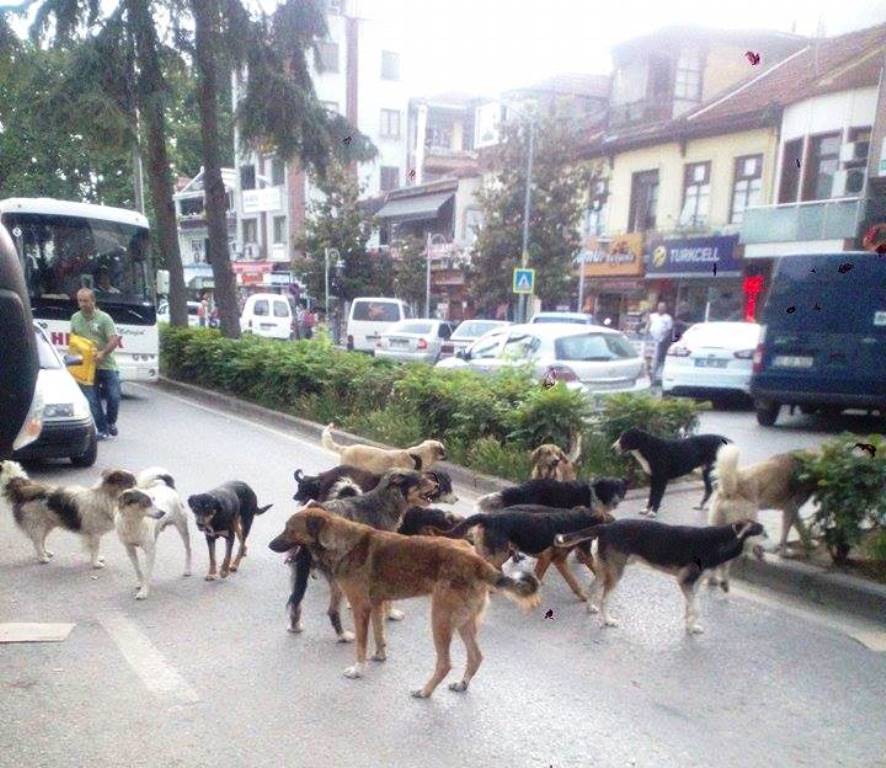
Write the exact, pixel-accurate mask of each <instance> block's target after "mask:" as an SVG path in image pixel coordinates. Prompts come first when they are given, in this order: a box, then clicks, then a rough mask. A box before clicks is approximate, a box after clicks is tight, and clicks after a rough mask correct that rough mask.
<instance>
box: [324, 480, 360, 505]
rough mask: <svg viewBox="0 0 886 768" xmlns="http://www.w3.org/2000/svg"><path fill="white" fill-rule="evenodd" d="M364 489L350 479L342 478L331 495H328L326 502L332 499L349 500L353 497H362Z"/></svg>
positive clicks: (334, 486) (330, 492) (333, 487)
mask: <svg viewBox="0 0 886 768" xmlns="http://www.w3.org/2000/svg"><path fill="white" fill-rule="evenodd" d="M362 495H363V489H362V488H361V487H360V486H359V485H357V483H355V482H354V481H353V480H352V479H351V478H350V477H342V478H341V479H339V480H337V481H336V482H335V484H334V485H333V486H332V488H330V489H329V493H328V494H327V495H326V501H331V500H332V499H347V498H350V497H353V496H362Z"/></svg>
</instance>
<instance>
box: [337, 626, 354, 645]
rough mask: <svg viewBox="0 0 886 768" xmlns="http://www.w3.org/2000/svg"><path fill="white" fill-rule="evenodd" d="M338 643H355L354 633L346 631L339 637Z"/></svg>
mask: <svg viewBox="0 0 886 768" xmlns="http://www.w3.org/2000/svg"><path fill="white" fill-rule="evenodd" d="M338 641H339V642H340V643H352V642H354V633H353V632H350V631H348V630H347V629H346V630H345V631H344V632H342V633H341V634H340V635H339V636H338Z"/></svg>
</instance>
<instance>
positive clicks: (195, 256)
mask: <svg viewBox="0 0 886 768" xmlns="http://www.w3.org/2000/svg"><path fill="white" fill-rule="evenodd" d="M205 248H206V245H205V242H204V241H203V240H191V259H192V261H193V262H194V263H195V264H199V263H201V262H202V261H203V260H204V254H205V253H206V251H205Z"/></svg>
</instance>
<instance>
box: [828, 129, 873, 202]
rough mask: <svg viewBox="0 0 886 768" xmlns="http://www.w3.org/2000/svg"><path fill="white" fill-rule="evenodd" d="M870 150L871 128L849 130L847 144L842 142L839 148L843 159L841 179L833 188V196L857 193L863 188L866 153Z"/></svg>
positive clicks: (865, 173) (866, 162)
mask: <svg viewBox="0 0 886 768" xmlns="http://www.w3.org/2000/svg"><path fill="white" fill-rule="evenodd" d="M870 151H871V129H870V128H853V129H851V130H850V131H849V144H844V145H843V147H842V148H841V150H840V158H841V160H842V161H843V168H842V171H843V172H842V173H841V174H840V175H841V176H843V177H845V178H843V179H841V181H840V183H839V185H838V188H837V189H835V190H834V197H845V196H850V195H859V194H861V192H862V190H863V189H864V182H865V176H866V175H867V164H868V155H869V154H870Z"/></svg>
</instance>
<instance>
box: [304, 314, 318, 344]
mask: <svg viewBox="0 0 886 768" xmlns="http://www.w3.org/2000/svg"><path fill="white" fill-rule="evenodd" d="M303 322H304V324H305V338H306V339H311V338H313V337H314V326H315V325H316V324H317V318H316V317H315V316H314V313H313V312H312V311H311V309H310V308H308V309H306V310H305V316H304V321H303Z"/></svg>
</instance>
